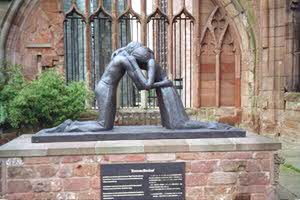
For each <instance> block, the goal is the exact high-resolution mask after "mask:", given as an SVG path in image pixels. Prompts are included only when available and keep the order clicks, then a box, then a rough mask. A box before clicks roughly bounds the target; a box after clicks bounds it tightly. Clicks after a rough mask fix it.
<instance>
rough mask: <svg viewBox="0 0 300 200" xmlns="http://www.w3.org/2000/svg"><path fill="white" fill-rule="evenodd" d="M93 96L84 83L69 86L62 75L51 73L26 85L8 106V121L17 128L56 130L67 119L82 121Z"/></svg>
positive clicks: (44, 74) (51, 71) (48, 72)
mask: <svg viewBox="0 0 300 200" xmlns="http://www.w3.org/2000/svg"><path fill="white" fill-rule="evenodd" d="M5 87H7V85H6V86H4V88H5ZM90 96H91V95H90V91H89V90H88V89H87V88H86V86H85V84H84V83H82V82H74V83H70V84H69V85H66V84H65V80H64V78H63V76H62V75H60V74H59V73H57V72H56V71H54V70H48V71H45V72H43V73H42V74H41V76H40V77H39V78H38V79H37V80H34V81H32V82H30V83H26V84H24V86H23V87H22V88H21V89H20V90H19V91H18V93H17V95H15V96H14V98H13V99H12V100H10V101H9V102H8V103H7V104H6V105H5V107H6V108H7V109H6V110H7V111H8V112H7V120H6V121H8V123H9V124H10V125H11V126H12V127H14V128H22V127H39V128H45V127H52V126H55V125H57V124H60V123H61V122H63V121H64V120H66V119H77V118H79V116H80V113H81V112H83V111H85V110H86V108H85V105H86V104H85V102H86V101H87V100H88V99H89V97H90Z"/></svg>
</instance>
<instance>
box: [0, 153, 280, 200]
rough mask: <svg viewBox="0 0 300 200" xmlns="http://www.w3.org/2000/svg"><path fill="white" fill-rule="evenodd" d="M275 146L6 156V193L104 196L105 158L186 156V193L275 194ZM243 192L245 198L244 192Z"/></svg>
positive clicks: (196, 197) (194, 196)
mask: <svg viewBox="0 0 300 200" xmlns="http://www.w3.org/2000/svg"><path fill="white" fill-rule="evenodd" d="M273 156H274V155H273V153H272V152H267V151H266V152H264V151H262V152H255V151H254V152H228V153H225V152H215V153H209V152H206V153H157V154H155V153H154V154H153V153H151V154H127V155H104V156H101V155H99V156H93V155H91V156H51V157H25V158H9V159H6V160H2V165H3V166H2V167H3V168H2V169H3V170H5V173H4V174H6V175H5V177H2V184H3V189H4V190H2V192H3V194H4V195H3V197H4V198H7V199H80V200H81V199H99V198H100V195H101V194H100V173H101V171H100V164H108V163H145V162H146V163H147V162H176V161H180V162H185V163H186V199H187V200H200V199H206V200H208V199H228V200H229V199H230V200H233V199H251V200H257V199H261V200H267V199H275V196H274V195H275V188H274V186H273V184H274V178H275V177H274V175H273V167H274V160H273ZM241 197H243V198H241Z"/></svg>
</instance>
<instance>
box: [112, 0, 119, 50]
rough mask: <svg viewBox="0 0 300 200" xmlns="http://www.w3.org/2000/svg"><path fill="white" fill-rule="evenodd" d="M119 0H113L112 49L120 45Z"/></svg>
mask: <svg viewBox="0 0 300 200" xmlns="http://www.w3.org/2000/svg"><path fill="white" fill-rule="evenodd" d="M117 8H118V0H112V6H111V13H112V34H111V40H112V50H113V51H114V50H116V49H117V48H118V47H119V45H118V31H119V30H118V9H117Z"/></svg>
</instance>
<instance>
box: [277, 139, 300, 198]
mask: <svg viewBox="0 0 300 200" xmlns="http://www.w3.org/2000/svg"><path fill="white" fill-rule="evenodd" d="M280 141H281V142H282V150H281V152H280V155H281V156H282V157H284V158H285V165H282V166H281V168H280V177H279V184H280V186H279V195H280V200H296V199H297V200H298V199H299V200H300V143H293V142H289V141H287V140H284V139H280ZM298 170H299V171H298Z"/></svg>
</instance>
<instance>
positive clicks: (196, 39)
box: [192, 0, 201, 108]
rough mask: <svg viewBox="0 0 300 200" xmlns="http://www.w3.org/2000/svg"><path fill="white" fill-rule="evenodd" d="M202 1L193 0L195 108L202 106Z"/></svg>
mask: <svg viewBox="0 0 300 200" xmlns="http://www.w3.org/2000/svg"><path fill="white" fill-rule="evenodd" d="M199 10H200V2H199V0H193V15H194V17H195V25H194V36H193V58H194V59H193V62H194V64H193V66H194V67H193V69H192V70H193V83H195V88H194V89H193V92H195V93H194V95H193V99H192V100H193V106H194V107H195V108H200V106H201V102H200V99H201V98H200V93H201V91H200V67H201V66H200V65H201V59H200V53H201V49H200V46H201V45H200V39H201V30H200V28H201V24H200V23H201V21H200V20H201V19H200V16H201V15H200V12H199Z"/></svg>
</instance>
